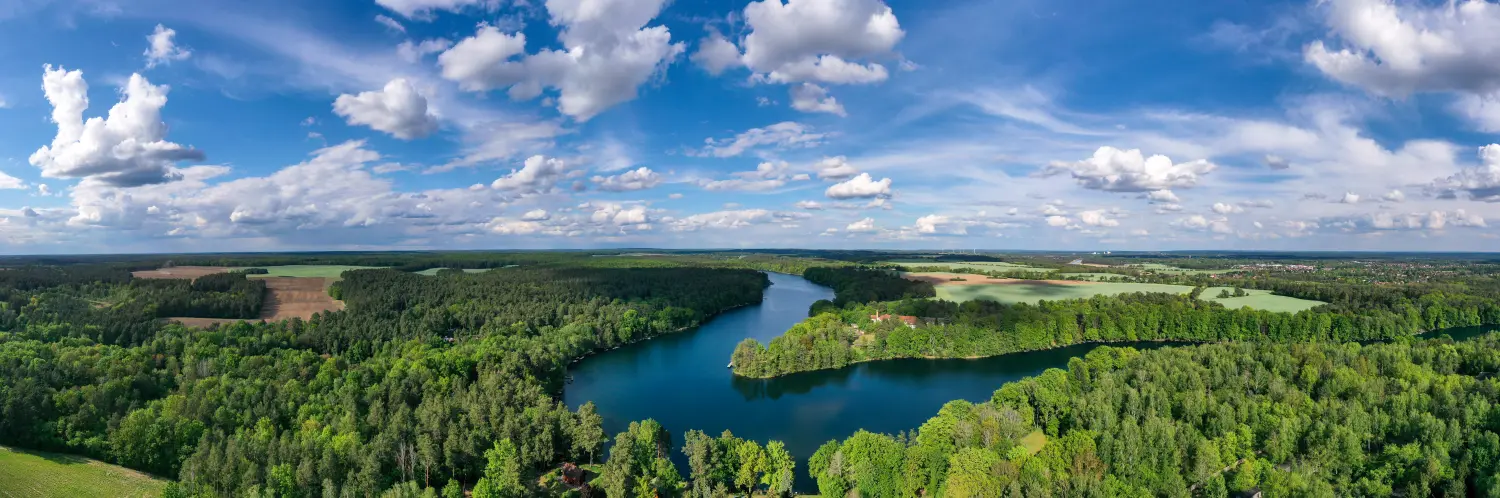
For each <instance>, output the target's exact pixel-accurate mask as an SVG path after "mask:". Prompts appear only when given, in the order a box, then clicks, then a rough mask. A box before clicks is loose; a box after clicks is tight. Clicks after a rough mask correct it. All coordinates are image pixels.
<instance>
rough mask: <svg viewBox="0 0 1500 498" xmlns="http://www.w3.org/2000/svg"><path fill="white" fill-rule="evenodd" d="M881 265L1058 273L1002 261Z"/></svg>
mask: <svg viewBox="0 0 1500 498" xmlns="http://www.w3.org/2000/svg"><path fill="white" fill-rule="evenodd" d="M880 263H881V264H887V265H901V266H918V267H920V266H941V267H944V268H947V269H949V270H953V269H957V268H968V269H972V270H984V271H1057V270H1054V269H1052V268H1034V267H1030V266H1026V265H1018V264H1015V263H1004V262H1000V261H923V260H920V259H898V260H892V261H881V262H880Z"/></svg>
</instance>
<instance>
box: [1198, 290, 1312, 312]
mask: <svg viewBox="0 0 1500 498" xmlns="http://www.w3.org/2000/svg"><path fill="white" fill-rule="evenodd" d="M1226 290H1227V291H1229V292H1230V293H1233V292H1234V289H1233V288H1230V287H1209V288H1208V289H1205V290H1204V291H1203V294H1200V295H1199V296H1198V298H1199V299H1203V300H1205V301H1217V302H1218V303H1219V304H1223V305H1224V307H1225V308H1243V307H1246V306H1249V307H1251V308H1253V309H1258V310H1266V311H1285V312H1287V313H1296V312H1298V311H1302V310H1306V309H1312V308H1313V307H1314V306H1318V305H1322V304H1327V303H1324V302H1322V301H1312V300H1308V299H1297V298H1295V297H1287V296H1278V295H1275V294H1272V293H1271V291H1265V290H1256V289H1245V293H1247V294H1249V295H1248V296H1243V297H1225V298H1221V297H1219V293H1221V292H1223V291H1226Z"/></svg>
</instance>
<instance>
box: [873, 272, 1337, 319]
mask: <svg viewBox="0 0 1500 498" xmlns="http://www.w3.org/2000/svg"><path fill="white" fill-rule="evenodd" d="M1059 275H1060V276H1081V275H1108V274H1079V273H1068V274H1059ZM903 276H904V277H906V278H907V279H911V280H920V281H926V282H931V283H932V284H933V286H935V287H936V290H937V297H938V299H944V300H948V301H955V302H964V301H972V300H975V299H986V300H990V301H997V302H1001V303H1006V304H1014V303H1035V302H1037V301H1041V300H1049V301H1056V300H1060V299H1084V298H1089V297H1093V296H1097V295H1114V294H1128V293H1132V292H1167V293H1173V294H1186V293H1188V292H1191V291H1192V290H1193V288H1192V287H1190V286H1186V285H1171V284H1145V283H1133V282H1102V281H1088V280H1018V279H1008V278H994V277H987V276H984V275H971V274H959V273H907V274H904V275H903ZM1110 276H1114V275H1110ZM955 279H962V280H955ZM1225 289H1227V288H1226V287H1211V288H1208V289H1207V290H1205V291H1204V292H1203V294H1200V295H1199V298H1200V299H1203V300H1207V301H1217V302H1219V303H1221V304H1223V305H1224V306H1226V307H1230V308H1242V307H1245V306H1249V307H1251V308H1254V309H1261V310H1267V311H1285V312H1288V313H1296V312H1298V311H1302V310H1305V309H1309V308H1312V307H1314V306H1318V305H1320V304H1324V303H1322V302H1319V301H1309V300H1305V299H1297V298H1294V297H1286V296H1277V295H1274V294H1271V292H1270V291H1264V290H1252V289H1246V290H1245V291H1246V292H1248V293H1249V294H1250V295H1249V296H1244V297H1231V298H1223V299H1221V298H1218V297H1217V296H1218V295H1219V292H1220V291H1222V290H1225ZM1230 291H1231V292H1232V291H1233V289H1230Z"/></svg>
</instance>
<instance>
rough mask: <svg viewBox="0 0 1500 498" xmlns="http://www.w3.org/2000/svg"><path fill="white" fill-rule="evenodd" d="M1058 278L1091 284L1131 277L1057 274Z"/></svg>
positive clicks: (1096, 274)
mask: <svg viewBox="0 0 1500 498" xmlns="http://www.w3.org/2000/svg"><path fill="white" fill-rule="evenodd" d="M1057 276H1058V277H1060V278H1068V279H1075V280H1088V281H1091V282H1108V281H1111V280H1129V279H1130V276H1129V275H1120V274H1118V273H1059V274H1057Z"/></svg>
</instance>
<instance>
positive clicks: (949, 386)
mask: <svg viewBox="0 0 1500 498" xmlns="http://www.w3.org/2000/svg"><path fill="white" fill-rule="evenodd" d="M770 276H771V283H772V286H771V287H770V288H768V289H766V294H765V300H764V301H763V302H762V303H761V304H760V305H757V306H749V307H745V308H741V309H738V310H734V311H730V312H728V313H724V314H723V315H720V316H719V317H717V318H714V319H713V320H712V321H710V322H709V323H708V324H706V325H704V326H703V327H700V328H698V329H697V330H690V331H686V332H683V333H679V334H673V335H668V336H664V337H658V338H656V339H652V340H649V341H643V342H639V343H636V344H632V345H629V346H625V347H621V348H620V349H617V350H614V351H609V352H605V353H600V354H598V355H594V356H591V357H589V358H586V359H584V360H582V361H580V362H578V363H577V364H575V365H573V367H572V369H571V370H570V372H569V373H571V374H572V375H573V379H574V380H573V383H572V384H569V385H568V386H567V387H566V389H565V390H564V393H563V399H564V401H565V402H566V403H567V404H568V406H569V407H571V408H574V409H576V408H577V407H578V405H581V404H583V403H584V402H586V401H593V402H594V404H595V405H597V406H598V409H599V413H600V415H602V416H603V418H604V429H605V430H606V431H608V432H609V433H610V434H614V433H616V432H619V431H622V430H624V429H625V428H626V426H627V425H629V424H630V422H631V421H634V420H644V419H648V418H652V419H656V421H658V422H661V424H662V425H663V426H665V427H666V428H667V430H668V431H669V432H670V433H671V434H672V442H673V444H674V445H679V446H680V445H681V443H682V434H683V433H684V432H686V431H687V430H689V429H698V430H701V431H704V432H706V433H708V434H709V435H712V436H717V435H718V434H719V433H720V432H723V431H724V430H726V429H728V430H730V431H732V432H734V434H735V435H736V436H739V437H741V438H745V439H753V440H756V441H760V442H762V443H764V442H765V441H767V440H771V439H777V440H781V441H784V442H785V443H786V445H787V450H788V451H790V452H791V453H792V455H793V456H794V457H796V458H797V460H798V462H797V464H798V467H797V482H796V489H797V490H798V491H800V492H815V491H816V485H815V484H814V483H813V481H812V479H811V478H809V477H808V476H807V469H806V468H805V465H806V459H807V457H808V456H811V455H812V453H813V452H814V451H816V450H817V448H818V446H820V445H822V444H823V443H824V442H826V441H828V440H830V439H843V438H846V437H848V436H849V435H850V434H853V433H854V432H855V431H857V430H859V429H865V430H869V431H872V432H884V433H890V434H895V433H897V432H899V431H903V430H911V429H914V428H916V427H918V426H920V425H922V423H923V422H926V421H927V419H928V418H931V417H932V416H933V415H935V414H936V413H937V411H938V409H939V408H941V407H942V406H943V403H947V402H948V401H952V400H955V399H967V400H970V401H984V400H988V399H989V398H990V395H991V394H992V393H994V391H995V390H996V389H998V388H999V387H1000V386H1001V385H1003V384H1005V383H1006V382H1010V381H1013V380H1016V379H1020V378H1022V377H1027V376H1031V375H1036V374H1039V373H1041V372H1042V371H1044V370H1046V369H1048V368H1053V367H1058V368H1066V367H1067V363H1068V359H1069V358H1072V357H1074V356H1082V355H1084V354H1085V353H1087V352H1088V351H1090V350H1092V349H1093V348H1095V347H1098V346H1097V345H1079V346H1071V347H1066V348H1060V349H1055V350H1048V351H1036V352H1029V353H1017V354H1009V355H1004V356H997V357H992V358H984V359H978V360H915V359H914V360H891V361H881V362H872V363H862V364H859V365H855V366H852V367H849V368H844V369H841V370H826V371H818V372H805V373H800V374H795V375H790V376H786V377H780V378H776V379H768V380H759V379H744V378H739V377H735V376H734V375H733V374H732V373H731V372H730V370H729V369H728V368H727V366H728V362H729V355H730V353H731V352H733V351H734V346H735V345H736V344H739V342H740V341H741V340H744V339H745V338H746V337H753V338H755V339H758V340H760V341H761V342H767V341H769V340H770V339H771V338H773V337H776V336H778V335H781V334H782V333H783V332H785V331H786V330H787V329H788V328H791V326H792V325H793V324H796V323H797V322H798V321H801V320H802V319H803V318H806V316H807V309H808V307H809V306H811V305H812V303H813V302H814V301H817V300H819V299H832V298H833V291H832V290H830V289H828V288H825V287H821V286H818V285H815V284H813V283H811V282H808V281H807V280H805V279H803V278H802V277H797V276H792V275H783V274H777V273H772V274H770ZM1478 331H1480V329H1465V330H1463V331H1461V332H1462V333H1454V334H1453V335H1454V336H1455V337H1458V336H1460V335H1463V336H1471V335H1473V333H1476V332H1478ZM1455 332H1459V331H1455ZM1132 346H1135V347H1137V348H1154V347H1160V346H1162V344H1160V343H1152V344H1134V345H1132ZM673 460H674V461H675V462H676V463H677V469H678V471H679V472H681V473H682V474H683V476H684V477H687V474H688V468H687V461H686V458H685V457H684V456H683V455H682V454H681V452H680V451H676V452H674V454H673Z"/></svg>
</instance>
